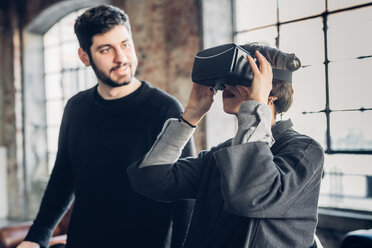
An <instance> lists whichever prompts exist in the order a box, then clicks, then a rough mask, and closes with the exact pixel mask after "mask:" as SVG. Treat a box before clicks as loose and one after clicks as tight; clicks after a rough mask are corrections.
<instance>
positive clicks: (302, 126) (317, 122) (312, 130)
mask: <svg viewBox="0 0 372 248" xmlns="http://www.w3.org/2000/svg"><path fill="white" fill-rule="evenodd" d="M291 113H292V112H291ZM289 116H290V118H291V119H292V121H293V127H294V129H295V130H296V131H298V132H300V133H302V134H306V135H308V136H310V137H311V138H313V139H315V140H316V141H318V142H319V143H320V144H321V145H322V147H323V148H324V149H325V148H326V125H327V122H326V117H325V114H323V113H316V114H306V115H303V114H296V115H294V114H293V113H292V114H289Z"/></svg>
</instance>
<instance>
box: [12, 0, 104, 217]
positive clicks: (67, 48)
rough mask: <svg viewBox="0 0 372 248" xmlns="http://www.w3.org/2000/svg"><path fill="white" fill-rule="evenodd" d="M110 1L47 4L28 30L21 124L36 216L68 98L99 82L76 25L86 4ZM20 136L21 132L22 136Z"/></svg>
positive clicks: (27, 187)
mask: <svg viewBox="0 0 372 248" xmlns="http://www.w3.org/2000/svg"><path fill="white" fill-rule="evenodd" d="M110 3H111V1H109V0H92V1H91V0H89V1H88V0H66V1H60V2H58V3H56V4H53V5H51V6H50V7H48V8H46V9H44V10H43V11H42V12H41V13H40V14H39V15H38V16H37V17H36V18H34V19H33V20H32V22H31V23H30V24H29V25H28V26H27V27H26V28H25V29H24V30H23V34H22V37H23V57H22V58H23V61H22V62H23V65H22V68H23V70H22V72H23V84H22V87H23V88H22V89H21V92H22V103H23V104H22V107H23V108H22V110H19V111H21V112H22V117H23V118H22V127H23V133H22V138H21V140H22V141H23V142H22V143H23V144H22V145H21V146H22V147H23V164H24V173H23V175H24V192H25V194H26V195H27V197H26V199H25V201H26V204H25V206H26V211H25V212H26V215H27V217H31V216H34V215H35V213H36V212H37V210H38V206H39V203H40V200H41V197H42V195H43V192H44V189H45V187H46V184H47V182H48V179H49V174H50V171H51V169H52V168H53V166H54V160H55V155H56V151H57V139H58V132H59V126H60V122H61V117H62V113H63V109H64V106H65V104H66V101H67V100H68V99H69V98H70V97H71V96H72V95H74V94H75V93H77V92H78V91H81V90H84V89H87V88H88V87H91V86H92V85H94V84H96V82H97V81H96V78H95V76H94V73H93V71H92V70H91V69H90V67H89V68H86V67H85V66H84V64H83V63H82V62H80V61H79V57H78V47H79V45H78V41H77V39H76V37H75V34H74V29H73V25H74V22H75V19H76V17H77V16H78V15H79V14H80V13H81V12H82V11H83V10H84V9H86V8H90V7H93V6H96V5H98V4H110ZM20 136H21V135H20Z"/></svg>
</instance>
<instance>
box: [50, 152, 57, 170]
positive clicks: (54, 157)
mask: <svg viewBox="0 0 372 248" xmlns="http://www.w3.org/2000/svg"><path fill="white" fill-rule="evenodd" d="M56 157H57V154H56V153H49V154H48V169H49V174H50V173H52V170H53V167H54V162H55V161H56Z"/></svg>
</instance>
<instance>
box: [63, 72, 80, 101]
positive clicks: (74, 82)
mask: <svg viewBox="0 0 372 248" xmlns="http://www.w3.org/2000/svg"><path fill="white" fill-rule="evenodd" d="M62 80H63V94H64V97H65V98H70V97H72V96H73V95H75V94H76V93H77V92H78V91H79V90H78V89H79V88H78V87H79V83H78V80H79V74H78V71H77V70H67V71H65V72H64V73H63V75H62Z"/></svg>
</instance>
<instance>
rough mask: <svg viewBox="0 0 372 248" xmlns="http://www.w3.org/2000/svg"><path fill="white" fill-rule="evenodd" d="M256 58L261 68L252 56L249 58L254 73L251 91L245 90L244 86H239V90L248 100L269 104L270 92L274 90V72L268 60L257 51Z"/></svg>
mask: <svg viewBox="0 0 372 248" xmlns="http://www.w3.org/2000/svg"><path fill="white" fill-rule="evenodd" d="M256 57H257V59H258V62H259V68H258V67H257V64H256V63H255V62H254V60H253V58H252V57H251V56H247V59H248V61H249V64H250V65H251V68H252V71H253V81H252V85H251V87H250V89H249V90H246V89H243V88H245V87H244V86H238V87H237V88H238V90H239V91H240V92H242V94H244V92H246V100H255V101H257V102H259V103H267V101H268V98H269V94H270V91H271V89H272V86H273V84H272V82H273V71H272V68H271V65H270V63H269V62H268V61H267V60H266V58H265V57H264V56H263V55H261V54H260V53H259V52H258V51H256Z"/></svg>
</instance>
